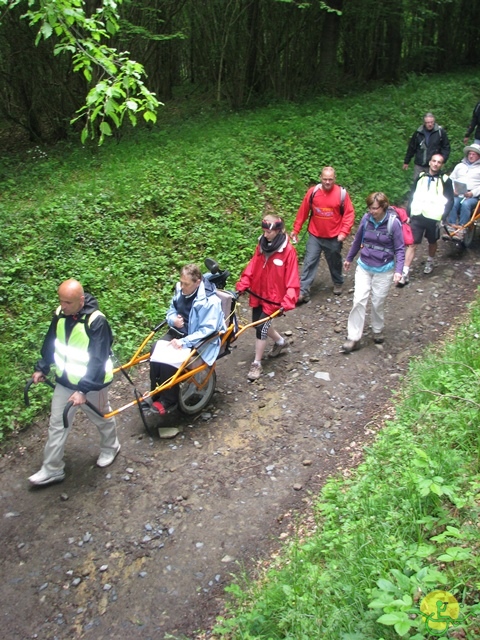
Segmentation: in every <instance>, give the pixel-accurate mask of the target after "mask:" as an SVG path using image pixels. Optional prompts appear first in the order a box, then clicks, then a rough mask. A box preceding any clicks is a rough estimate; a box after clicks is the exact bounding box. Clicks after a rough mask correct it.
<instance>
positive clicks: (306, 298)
mask: <svg viewBox="0 0 480 640" xmlns="http://www.w3.org/2000/svg"><path fill="white" fill-rule="evenodd" d="M306 302H310V295H309V294H308V293H301V294H300V295H299V296H298V300H297V307H298V305H300V304H305V303H306Z"/></svg>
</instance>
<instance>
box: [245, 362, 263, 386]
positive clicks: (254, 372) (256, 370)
mask: <svg viewBox="0 0 480 640" xmlns="http://www.w3.org/2000/svg"><path fill="white" fill-rule="evenodd" d="M262 371H263V367H262V365H261V364H260V363H259V362H252V364H251V366H250V371H249V372H248V375H247V378H248V379H249V380H251V381H252V382H253V381H254V380H258V379H259V378H260V376H261V375H262Z"/></svg>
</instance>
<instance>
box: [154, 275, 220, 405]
mask: <svg viewBox="0 0 480 640" xmlns="http://www.w3.org/2000/svg"><path fill="white" fill-rule="evenodd" d="M166 319H167V323H168V325H169V327H170V329H169V331H168V332H167V334H166V335H165V336H164V337H163V338H162V339H161V340H159V341H158V342H157V343H156V344H155V346H154V348H153V350H152V354H151V356H150V388H151V390H152V391H153V390H154V389H155V388H156V387H157V386H158V385H161V384H162V383H164V382H165V381H166V380H168V379H169V378H170V377H171V376H172V375H174V374H175V372H176V371H177V369H178V368H179V367H180V366H181V365H182V364H183V363H184V362H185V360H186V359H187V358H188V356H189V355H190V353H191V350H192V349H194V348H195V349H197V350H198V353H199V356H198V359H196V360H195V366H200V365H201V364H203V362H205V363H206V364H208V365H212V364H213V363H214V362H215V360H216V359H217V356H218V353H219V351H220V342H221V339H220V336H219V335H217V336H215V337H213V338H212V339H211V340H207V341H206V342H204V343H203V344H202V341H203V340H205V338H206V337H207V336H210V335H212V334H215V333H218V332H223V331H225V330H226V325H225V317H224V315H223V311H222V305H221V301H220V298H219V297H218V296H217V295H216V287H215V285H214V284H213V283H212V282H210V280H208V279H206V278H204V277H203V276H202V272H201V271H200V268H199V267H198V266H197V265H195V264H187V265H185V266H184V267H183V268H182V269H181V271H180V281H179V282H178V283H177V284H176V287H175V294H174V296H173V299H172V302H171V304H170V308H169V309H168V311H167V317H166ZM178 391H179V390H178V385H175V386H173V387H172V388H171V389H166V390H165V391H162V392H161V393H159V394H156V395H155V396H152V398H151V399H152V405H151V406H150V404H149V403H147V406H148V408H150V409H152V410H153V411H154V412H158V413H159V414H161V415H163V414H165V413H168V412H169V411H172V410H173V409H174V408H175V407H176V405H177V403H178ZM147 406H146V407H145V408H147Z"/></svg>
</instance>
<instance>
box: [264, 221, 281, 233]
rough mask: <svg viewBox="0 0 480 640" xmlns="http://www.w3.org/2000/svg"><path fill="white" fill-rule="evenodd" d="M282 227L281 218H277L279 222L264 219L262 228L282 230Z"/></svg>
mask: <svg viewBox="0 0 480 640" xmlns="http://www.w3.org/2000/svg"><path fill="white" fill-rule="evenodd" d="M281 228H282V221H281V220H277V222H267V221H266V220H262V229H268V231H280V230H281Z"/></svg>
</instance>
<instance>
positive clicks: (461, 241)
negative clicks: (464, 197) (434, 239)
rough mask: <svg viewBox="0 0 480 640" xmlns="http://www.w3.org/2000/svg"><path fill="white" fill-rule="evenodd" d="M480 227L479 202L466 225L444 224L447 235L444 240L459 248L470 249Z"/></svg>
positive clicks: (443, 237)
mask: <svg viewBox="0 0 480 640" xmlns="http://www.w3.org/2000/svg"><path fill="white" fill-rule="evenodd" d="M479 227H480V200H479V201H478V202H477V204H476V206H475V209H474V210H473V213H472V215H471V217H470V220H469V221H468V222H467V223H466V224H464V225H458V224H448V223H447V222H444V223H443V228H444V230H445V233H444V234H443V236H442V240H445V241H449V242H453V243H454V244H455V245H456V246H457V247H461V248H467V249H468V248H469V247H470V246H471V245H472V244H473V241H474V240H475V237H476V235H477V233H478V228H479Z"/></svg>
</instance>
